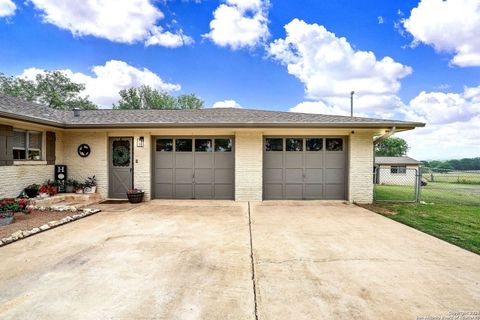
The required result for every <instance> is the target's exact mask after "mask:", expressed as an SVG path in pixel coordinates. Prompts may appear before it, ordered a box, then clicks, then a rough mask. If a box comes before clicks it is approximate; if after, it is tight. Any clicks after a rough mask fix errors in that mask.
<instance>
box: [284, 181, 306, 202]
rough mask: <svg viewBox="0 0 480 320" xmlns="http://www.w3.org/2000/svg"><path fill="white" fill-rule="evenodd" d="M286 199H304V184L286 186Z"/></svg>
mask: <svg viewBox="0 0 480 320" xmlns="http://www.w3.org/2000/svg"><path fill="white" fill-rule="evenodd" d="M285 198H286V199H303V184H285Z"/></svg>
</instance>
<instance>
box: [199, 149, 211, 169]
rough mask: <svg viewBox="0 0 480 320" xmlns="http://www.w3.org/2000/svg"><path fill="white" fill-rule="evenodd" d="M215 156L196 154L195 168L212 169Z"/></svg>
mask: <svg viewBox="0 0 480 320" xmlns="http://www.w3.org/2000/svg"><path fill="white" fill-rule="evenodd" d="M212 167H213V156H212V153H210V152H204V153H197V152H196V153H195V168H212Z"/></svg>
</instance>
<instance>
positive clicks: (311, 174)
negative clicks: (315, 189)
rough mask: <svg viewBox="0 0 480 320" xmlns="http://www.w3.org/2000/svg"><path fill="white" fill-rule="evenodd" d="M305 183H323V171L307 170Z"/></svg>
mask: <svg viewBox="0 0 480 320" xmlns="http://www.w3.org/2000/svg"><path fill="white" fill-rule="evenodd" d="M305 182H306V183H312V182H323V169H311V168H308V169H305Z"/></svg>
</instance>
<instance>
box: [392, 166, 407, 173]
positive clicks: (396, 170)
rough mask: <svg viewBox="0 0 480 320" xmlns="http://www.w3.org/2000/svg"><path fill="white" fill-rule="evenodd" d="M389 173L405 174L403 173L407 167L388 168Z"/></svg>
mask: <svg viewBox="0 0 480 320" xmlns="http://www.w3.org/2000/svg"><path fill="white" fill-rule="evenodd" d="M390 173H391V174H405V173H407V167H406V166H392V167H390Z"/></svg>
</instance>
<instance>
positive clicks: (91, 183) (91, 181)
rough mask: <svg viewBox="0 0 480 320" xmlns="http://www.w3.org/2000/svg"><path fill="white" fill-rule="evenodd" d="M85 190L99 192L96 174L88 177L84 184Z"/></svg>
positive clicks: (86, 191)
mask: <svg viewBox="0 0 480 320" xmlns="http://www.w3.org/2000/svg"><path fill="white" fill-rule="evenodd" d="M83 192H85V193H95V192H97V179H96V178H95V176H93V177H88V178H87V180H85V182H84V184H83Z"/></svg>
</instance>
